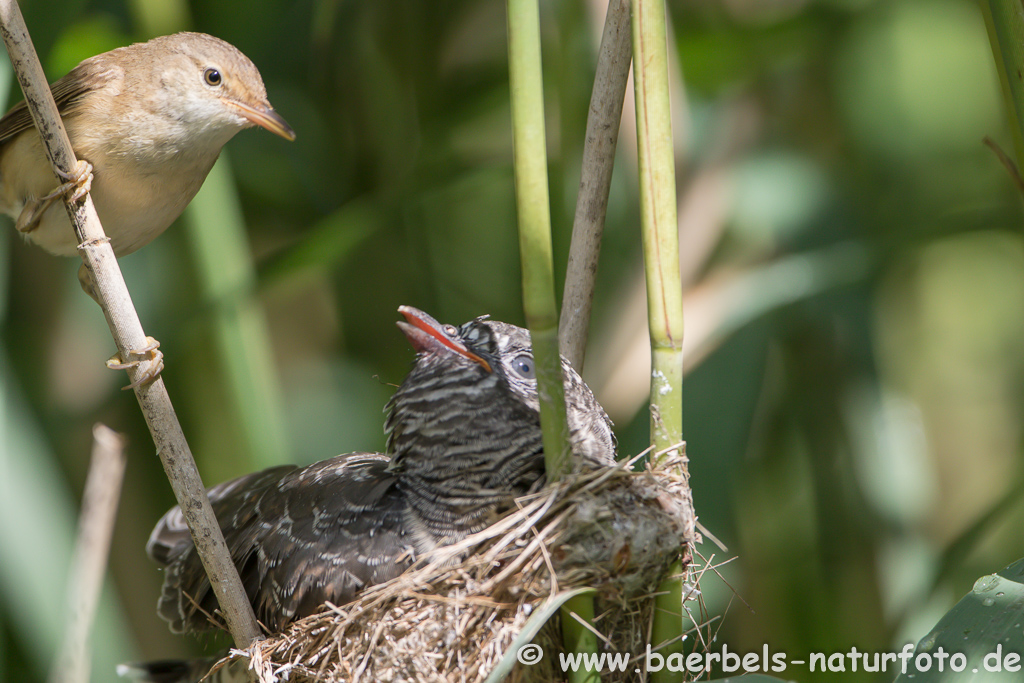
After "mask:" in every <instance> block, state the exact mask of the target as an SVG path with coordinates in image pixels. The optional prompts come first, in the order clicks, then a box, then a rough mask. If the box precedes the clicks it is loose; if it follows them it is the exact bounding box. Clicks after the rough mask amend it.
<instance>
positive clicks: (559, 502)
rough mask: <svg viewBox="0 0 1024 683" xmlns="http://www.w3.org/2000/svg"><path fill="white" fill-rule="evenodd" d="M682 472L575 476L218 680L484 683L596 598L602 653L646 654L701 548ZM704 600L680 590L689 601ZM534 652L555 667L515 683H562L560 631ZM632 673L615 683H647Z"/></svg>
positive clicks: (621, 470)
mask: <svg viewBox="0 0 1024 683" xmlns="http://www.w3.org/2000/svg"><path fill="white" fill-rule="evenodd" d="M684 463H685V455H682V454H677V455H670V456H669V457H668V458H667V461H664V462H661V463H660V466H659V467H658V468H657V469H650V468H648V469H647V470H645V471H643V472H633V471H632V470H631V469H630V463H629V462H623V463H620V464H619V465H617V466H615V467H612V468H603V469H600V470H594V471H588V472H585V473H580V474H575V475H573V476H570V477H567V478H566V479H563V480H562V481H559V482H557V483H556V484H554V485H551V486H547V487H546V488H544V489H543V490H541V491H540V492H538V493H536V494H532V495H530V496H525V497H523V498H520V499H518V500H517V501H516V503H517V507H518V509H516V510H515V511H514V512H512V513H509V514H508V515H507V516H505V517H503V518H502V519H500V520H499V521H498V522H496V523H495V524H493V525H492V526H490V527H488V528H486V529H484V530H482V531H480V532H478V533H476V534H473V535H472V536H470V537H467V538H466V539H464V540H463V541H461V542H459V543H456V544H453V545H450V546H445V547H442V548H439V549H437V550H436V551H434V552H433V553H431V555H430V556H428V557H424V558H421V559H420V561H419V562H418V563H417V564H416V565H414V567H413V568H412V569H410V570H409V571H407V572H405V573H404V574H402V575H400V576H398V577H396V578H395V579H393V580H391V581H389V582H387V583H383V584H380V585H377V586H372V587H370V588H368V589H367V590H365V591H364V592H363V593H362V594H361V595H360V596H359V598H358V599H357V600H355V601H353V602H351V603H348V604H345V605H343V606H340V607H338V606H333V605H328V607H329V609H328V610H326V611H324V612H321V613H319V614H314V615H312V616H309V617H306V618H305V619H302V620H300V621H297V622H295V623H294V624H292V625H291V626H290V627H289V628H288V629H286V630H285V631H284V632H282V633H280V634H277V635H275V636H273V637H271V638H268V639H266V640H263V641H260V642H258V643H256V644H254V645H253V646H252V647H251V648H250V649H249V650H247V651H239V650H233V651H232V652H231V654H230V655H229V656H228V657H226V658H225V659H224V660H221V662H219V663H218V665H217V666H215V667H214V670H216V669H217V668H218V667H222V666H228V667H229V668H231V669H236V670H237V668H240V667H242V666H248V668H249V669H250V671H251V673H250V675H251V676H253V677H254V678H255V680H257V681H259V683H278V682H279V681H289V682H290V683H311V682H312V681H318V682H320V683H323V682H327V683H341V682H344V683H356V682H357V681H364V682H369V681H379V682H381V683H406V682H408V683H413V682H415V683H426V682H431V683H432V682H435V681H436V682H443V683H449V682H455V681H457V682H460V683H462V682H464V683H484V681H486V680H487V677H488V675H490V674H491V672H492V671H494V669H495V667H497V666H498V665H499V663H501V661H502V658H503V657H504V656H505V653H506V652H508V651H509V648H510V646H511V645H512V643H513V641H514V640H515V639H516V637H517V636H518V635H519V633H520V632H521V631H523V629H524V628H525V627H527V626H528V622H529V620H530V617H531V615H533V614H534V613H535V612H537V611H538V610H544V609H545V607H550V606H551V605H552V603H553V602H556V601H559V598H562V599H564V596H565V594H566V593H567V592H568V591H571V590H573V589H577V588H580V587H588V586H589V587H593V588H594V589H596V591H597V594H596V599H597V603H596V611H595V614H596V615H597V618H596V619H595V622H594V627H595V628H596V630H597V631H598V632H599V638H600V639H601V641H603V643H602V644H601V645H600V648H601V649H605V650H608V651H610V652H630V653H634V654H637V653H643V652H645V648H646V644H647V643H648V642H649V637H650V624H651V620H652V615H653V609H654V594H655V592H656V590H657V586H658V584H659V583H660V582H661V581H662V580H663V579H664V578H665V577H666V575H667V572H668V571H669V568H670V567H671V566H672V565H673V563H674V562H676V561H677V560H680V559H682V561H683V567H684V573H685V568H686V567H687V565H688V562H689V559H690V548H691V544H692V543H693V542H694V541H695V540H696V536H695V532H694V524H695V519H694V516H693V513H692V510H693V507H692V503H691V493H690V488H689V485H688V483H687V481H686V476H685V475H684V474H682V473H683V472H684V471H685V470H683V468H682V465H683V464H684ZM698 594H699V591H697V590H696V587H695V586H684V598H685V597H686V596H687V595H690V596H692V595H698ZM684 602H685V600H684ZM680 608H681V609H682V608H683V606H682V605H681V606H680ZM552 621H556V620H552ZM537 622H538V620H536V619H535V620H534V623H533V624H530V626H535V625H536V623H537ZM533 642H535V643H537V644H540V645H541V646H542V647H543V648H544V652H545V653H547V654H546V655H545V656H544V657H543V659H542V661H541V662H540V663H539V664H538V665H536V666H532V667H526V666H522V665H519V664H516V665H515V668H514V669H513V670H512V673H511V675H510V676H509V677H508V678H507V679H506V680H509V681H552V680H558V679H559V678H560V677H561V674H560V672H556V671H555V670H554V669H553V668H551V667H552V666H553V664H554V662H556V661H557V655H556V652H557V650H558V648H559V647H560V645H559V643H560V638H559V637H558V631H557V630H555V629H554V627H552V626H551V625H548V626H547V627H545V629H544V630H542V631H541V632H540V633H539V634H538V635H537V636H536V637H535V638H534V639H533ZM514 656H515V652H512V653H510V657H514ZM246 657H249V658H251V659H249V660H248V661H246V659H245V658H246ZM510 661H511V660H510ZM507 665H508V662H506V663H505V666H507ZM627 669H629V671H627V672H625V673H622V674H616V675H614V676H612V678H613V679H615V680H640V676H637V675H635V673H634V670H633V669H632V668H630V667H627ZM606 680H610V679H609V677H607V676H606Z"/></svg>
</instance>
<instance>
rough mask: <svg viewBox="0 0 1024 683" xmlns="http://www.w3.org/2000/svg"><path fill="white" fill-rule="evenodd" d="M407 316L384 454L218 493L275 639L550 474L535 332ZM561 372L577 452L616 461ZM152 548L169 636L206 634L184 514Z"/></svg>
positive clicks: (455, 535) (415, 313)
mask: <svg viewBox="0 0 1024 683" xmlns="http://www.w3.org/2000/svg"><path fill="white" fill-rule="evenodd" d="M399 311H400V312H401V313H402V314H403V315H404V316H405V318H406V320H405V321H404V322H399V323H398V325H399V327H400V328H401V329H402V331H403V332H405V334H406V336H407V337H408V338H409V341H410V342H411V343H412V345H413V347H414V348H415V349H416V351H417V357H416V363H415V365H414V366H413V368H412V371H411V372H410V373H409V375H408V377H406V379H405V381H404V382H403V383H402V385H401V386H400V387H399V388H398V390H397V391H396V392H395V395H394V396H393V397H392V399H391V401H390V402H389V403H388V410H389V413H388V417H387V420H386V424H385V429H386V431H387V433H388V447H387V455H382V454H379V453H353V454H348V455H341V456H337V457H335V458H331V459H329V460H324V461H322V462H318V463H314V464H312V465H309V466H308V467H295V466H290V465H289V466H283V467H275V468H272V469H268V470H265V471H263V472H258V473H254V474H249V475H246V476H244V477H240V478H238V479H235V480H233V481H229V482H226V483H224V484H220V485H219V486H215V487H213V488H212V489H210V492H209V494H210V500H211V502H212V503H213V508H214V510H215V511H216V513H217V518H218V519H219V520H220V524H221V527H222V528H223V530H224V537H225V540H226V541H227V544H228V547H229V549H230V550H231V556H232V559H233V560H234V562H235V564H236V566H237V567H238V569H239V573H240V575H241V578H242V583H243V585H244V586H245V589H246V592H247V593H248V596H249V599H250V600H251V601H252V604H253V607H254V609H255V611H256V616H257V618H258V619H259V620H260V622H262V623H263V624H264V625H265V626H266V627H267V628H268V629H270V630H271V631H279V630H281V629H282V628H283V627H284V626H285V625H287V624H288V623H289V622H290V621H292V620H294V619H297V618H299V617H302V616H306V615H308V614H312V613H313V612H315V611H317V610H318V609H319V608H320V606H321V605H323V603H324V602H326V601H330V602H332V603H334V604H342V603H345V602H348V601H350V600H352V598H353V597H354V596H355V595H356V594H357V593H358V592H359V591H360V590H361V589H362V588H364V587H366V586H370V585H373V584H377V583H381V582H383V581H387V580H388V579H391V578H393V577H395V576H397V575H398V574H400V573H401V572H402V571H404V570H405V569H406V568H407V567H408V566H409V565H410V564H411V561H412V558H414V557H415V556H416V555H418V554H421V553H424V552H426V551H429V550H430V549H432V548H434V547H437V546H439V545H444V544H448V543H452V542H455V541H457V540H459V539H462V538H464V537H465V536H466V535H467V534H470V533H472V532H474V531H478V530H480V529H482V528H483V527H485V526H486V525H488V524H490V523H491V522H493V521H494V520H495V519H496V515H497V513H498V512H499V511H500V509H501V507H502V506H503V505H507V504H508V503H509V502H510V500H511V498H512V497H513V496H515V495H518V494H522V493H524V492H526V491H527V490H528V489H529V488H530V487H531V486H533V485H535V484H537V483H538V482H539V480H540V479H541V477H542V476H543V473H544V456H543V450H542V440H541V430H540V415H539V402H538V398H537V384H536V380H535V379H534V375H533V368H534V366H533V356H532V355H531V347H530V337H529V332H528V331H527V330H524V329H522V328H520V327H516V326H514V325H509V324H506V323H502V322H497V321H492V320H488V319H487V318H486V317H480V318H476V319H475V320H471V321H469V322H468V323H465V324H464V325H462V326H461V327H455V326H453V325H442V324H440V323H438V322H437V321H436V320H434V319H433V318H431V317H430V316H429V315H427V314H426V313H423V312H422V311H419V310H417V309H415V308H411V307H408V306H403V307H401V308H400V309H399ZM562 371H563V377H564V379H565V393H566V405H567V409H568V420H569V427H570V433H571V434H570V440H571V443H572V447H573V451H574V453H575V454H576V455H577V456H579V457H580V458H581V459H582V460H583V461H584V462H585V463H588V464H589V465H592V466H601V465H610V464H612V463H613V462H614V456H615V441H614V436H613V434H612V429H611V422H610V421H609V419H608V416H607V415H606V414H605V412H604V410H603V409H602V408H601V406H600V405H599V404H598V403H597V400H596V399H595V398H594V395H593V394H592V393H591V392H590V389H589V388H588V387H587V385H586V384H584V382H583V380H582V379H581V378H580V376H579V375H577V374H576V372H575V371H574V370H573V369H572V368H571V367H570V366H569V364H568V362H567V361H565V360H564V359H563V361H562ZM146 550H147V552H148V553H149V555H150V557H152V558H153V559H154V560H156V561H157V562H158V563H159V564H161V565H164V566H166V568H167V569H166V573H165V576H164V586H163V592H162V595H161V597H160V601H159V605H158V611H159V614H160V616H161V617H163V618H164V619H166V620H167V621H168V622H169V623H170V627H171V630H172V631H175V632H183V631H197V630H202V629H208V628H211V627H212V626H213V624H212V623H211V621H210V619H209V617H208V616H207V615H210V614H213V612H214V610H215V609H216V607H217V603H216V598H215V597H214V594H213V592H212V590H211V589H210V584H209V581H208V579H207V577H206V574H205V572H204V571H203V568H202V565H201V564H200V562H199V558H198V556H197V555H196V553H195V548H194V546H193V544H192V539H191V537H190V536H189V533H188V529H187V528H186V527H185V524H184V521H183V519H182V516H181V510H180V509H178V508H174V509H172V510H171V511H170V512H168V513H167V514H166V515H164V517H163V518H162V519H161V520H160V522H159V523H158V524H157V526H156V528H155V529H154V530H153V533H152V535H151V536H150V539H149V543H148V545H147V547H146ZM168 680H172V679H168Z"/></svg>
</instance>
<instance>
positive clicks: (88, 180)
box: [43, 159, 93, 203]
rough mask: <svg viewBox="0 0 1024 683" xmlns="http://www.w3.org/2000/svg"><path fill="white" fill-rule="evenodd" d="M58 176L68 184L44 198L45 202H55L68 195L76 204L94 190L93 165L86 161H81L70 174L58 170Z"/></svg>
mask: <svg viewBox="0 0 1024 683" xmlns="http://www.w3.org/2000/svg"><path fill="white" fill-rule="evenodd" d="M57 175H59V176H60V177H61V178H63V179H64V180H66V181H67V182H65V183H64V184H63V185H61V186H60V187H58V188H57V189H56V190H54V191H53V192H51V193H50V194H48V195H46V196H45V197H43V201H53V200H54V199H56V198H57V197H61V196H65V195H66V196H67V198H68V199H70V200H71V202H72V203H74V202H77V201H79V200H81V199H82V197H84V196H85V195H87V194H88V193H89V190H91V189H92V177H93V176H92V164H90V163H89V162H88V161H86V160H85V159H79V160H78V163H77V164H75V167H74V168H73V169H71V172H70V173H64V172H63V171H60V170H58V171H57Z"/></svg>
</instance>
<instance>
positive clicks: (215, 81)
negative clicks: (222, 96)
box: [203, 69, 223, 88]
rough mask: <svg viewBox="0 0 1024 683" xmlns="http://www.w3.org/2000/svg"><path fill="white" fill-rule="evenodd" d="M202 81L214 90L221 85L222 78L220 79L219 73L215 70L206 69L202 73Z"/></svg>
mask: <svg viewBox="0 0 1024 683" xmlns="http://www.w3.org/2000/svg"><path fill="white" fill-rule="evenodd" d="M203 80H204V81H206V84H207V85H212V86H213V87H215V88H216V87H217V86H218V85H220V84H221V81H222V80H223V78H221V75H220V72H219V71H217V70H216V69H207V70H206V71H204V72H203Z"/></svg>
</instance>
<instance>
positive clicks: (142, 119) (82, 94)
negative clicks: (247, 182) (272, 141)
mask: <svg viewBox="0 0 1024 683" xmlns="http://www.w3.org/2000/svg"><path fill="white" fill-rule="evenodd" d="M50 90H51V92H52V93H53V98H54V100H55V101H56V103H57V107H58V110H59V111H60V114H61V118H62V119H63V122H64V127H65V129H66V130H67V133H68V138H69V139H70V141H71V146H72V148H73V149H74V151H75V156H76V157H78V166H77V168H76V169H75V170H74V172H73V173H72V174H71V175H69V176H68V177H66V178H65V180H66V181H67V182H65V183H62V184H60V183H58V182H57V180H56V179H55V176H54V174H53V171H52V169H51V168H50V165H49V163H48V162H47V160H46V156H45V154H44V153H43V147H42V141H41V140H40V139H39V134H38V132H37V131H36V128H35V126H34V125H33V123H32V117H31V115H30V114H29V110H28V108H27V107H26V106H25V103H24V102H21V103H19V104H17V105H16V106H15V107H14V108H12V109H11V110H10V111H9V112H8V113H7V114H6V115H5V116H4V117H3V118H2V119H0V212H2V213H5V214H7V215H9V216H11V217H12V218H14V219H15V228H17V230H18V231H19V232H20V233H21V234H22V235H24V236H25V237H26V239H28V241H30V242H33V243H35V244H38V245H39V246H41V247H42V248H43V249H46V250H47V251H49V252H50V253H52V254H57V255H60V256H75V255H76V254H77V249H76V247H77V245H78V240H77V238H76V236H75V232H74V230H72V228H71V223H70V222H69V220H68V216H67V213H66V211H65V209H64V207H63V206H62V205H61V202H60V201H58V200H59V199H60V197H61V196H63V195H65V194H69V195H70V197H71V199H72V200H73V201H78V200H80V199H81V198H82V197H84V196H85V194H86V193H87V192H91V194H92V199H93V202H94V204H95V206H96V213H97V215H98V216H99V218H100V222H101V223H102V224H103V230H104V232H105V233H106V235H107V237H109V238H110V244H111V247H112V248H113V250H114V254H115V255H116V256H124V255H125V254H130V253H132V252H133V251H135V250H136V249H139V248H140V247H143V246H145V245H146V244H149V243H150V242H151V241H153V240H154V239H156V237H158V236H159V235H160V233H162V232H163V231H164V230H166V229H167V227H168V226H169V225H170V224H171V223H173V222H174V220H175V219H176V218H177V217H178V216H180V215H181V212H182V211H184V210H185V207H186V206H187V205H188V203H189V202H190V201H192V198H193V197H195V195H196V192H198V191H199V187H200V186H201V185H202V184H203V181H204V180H205V179H206V176H207V174H208V173H209V172H210V169H211V168H213V164H214V162H215V161H217V157H218V156H219V155H220V150H221V148H222V147H223V146H224V145H225V144H226V143H227V141H228V140H230V139H231V138H232V137H234V135H235V133H237V132H238V131H240V130H242V129H243V128H249V127H251V126H261V127H263V128H266V129H267V130H269V131H270V132H272V133H275V134H277V135H280V136H281V137H283V138H285V139H287V140H294V139H295V133H294V132H293V131H292V129H291V127H290V126H289V125H288V124H287V123H286V122H285V120H284V119H283V118H281V116H280V115H279V114H278V113H277V112H275V111H274V109H273V107H271V106H270V102H269V101H268V100H267V91H266V88H265V87H264V85H263V79H262V77H260V72H259V71H258V70H257V69H256V67H255V65H253V63H252V62H251V61H249V58H248V57H246V56H245V55H243V54H242V53H241V52H239V51H238V49H237V48H235V47H234V46H233V45H230V44H229V43H226V42H224V41H223V40H220V39H219V38H214V37H213V36H208V35H206V34H203V33H177V34H175V35H171V36H163V37H160V38H154V39H153V40H150V41H149V42H146V43H136V44H135V45H129V46H128V47H121V48H117V49H116V50H111V51H110V52H104V53H103V54H100V55H96V56H95V57H90V58H89V59H86V60H84V61H83V62H82V63H81V64H79V65H78V66H76V67H75V68H74V69H72V70H71V72H70V73H68V75H66V76H64V77H63V78H61V79H60V80H58V81H56V82H55V83H53V84H52V85H51V86H50ZM78 279H79V281H80V282H81V284H82V289H84V290H85V291H86V292H87V293H88V294H89V295H90V296H92V297H93V298H96V295H95V293H94V289H93V284H92V279H91V277H90V275H89V272H88V270H86V268H85V266H84V265H83V266H82V267H81V268H80V269H79V271H78ZM149 342H150V343H149V345H148V346H147V347H146V348H143V349H139V350H137V351H133V355H135V354H138V355H144V356H148V357H150V358H152V360H153V361H154V362H153V363H152V364H151V365H150V368H151V370H150V371H149V372H148V373H147V375H146V377H144V378H143V379H142V380H140V382H141V381H148V380H151V379H154V378H155V377H156V376H157V375H159V373H160V370H161V369H162V367H163V363H162V362H160V359H161V358H162V354H161V353H160V351H158V350H157V347H159V343H157V342H156V340H154V339H152V338H150V340H149ZM138 362H139V361H137V360H135V361H128V362H121V359H120V358H117V357H115V358H112V359H111V360H110V362H108V363H107V365H108V367H110V368H113V369H124V368H127V367H129V366H130V365H134V364H137V363H138ZM132 386H134V385H132Z"/></svg>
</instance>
